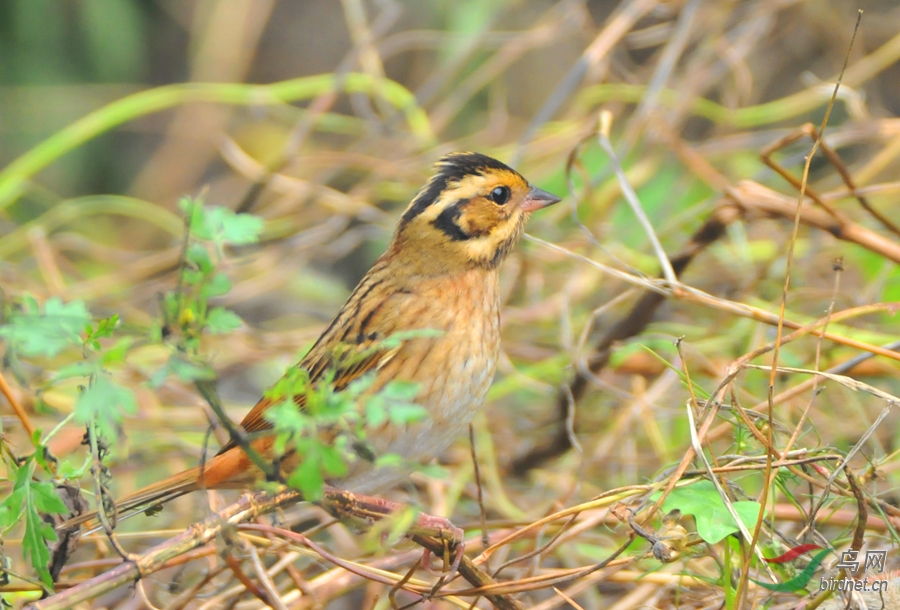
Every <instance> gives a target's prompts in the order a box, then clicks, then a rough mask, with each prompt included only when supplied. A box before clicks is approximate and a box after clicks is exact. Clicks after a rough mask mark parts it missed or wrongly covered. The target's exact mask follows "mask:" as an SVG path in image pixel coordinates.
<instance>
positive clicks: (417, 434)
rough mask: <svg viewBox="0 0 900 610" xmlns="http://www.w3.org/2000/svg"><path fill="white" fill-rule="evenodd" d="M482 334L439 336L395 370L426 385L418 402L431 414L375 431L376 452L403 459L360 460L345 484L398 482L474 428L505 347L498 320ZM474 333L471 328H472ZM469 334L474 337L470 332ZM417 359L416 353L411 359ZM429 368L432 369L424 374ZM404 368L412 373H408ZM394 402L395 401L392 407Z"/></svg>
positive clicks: (366, 489)
mask: <svg viewBox="0 0 900 610" xmlns="http://www.w3.org/2000/svg"><path fill="white" fill-rule="evenodd" d="M475 330H476V331H477V330H482V331H483V334H481V333H479V334H480V336H478V337H477V340H471V341H465V340H459V337H454V336H449V337H444V338H442V339H443V340H440V341H438V345H436V346H433V347H432V348H431V349H429V350H428V351H427V353H426V354H424V355H423V356H422V358H421V360H420V361H419V364H418V365H417V366H415V367H413V366H409V367H408V370H407V371H404V370H402V369H403V367H400V370H398V371H396V372H394V373H392V374H391V376H392V377H393V378H395V379H404V380H411V381H414V382H417V383H419V384H420V385H421V388H422V389H421V391H420V393H419V395H418V397H417V398H416V400H415V402H416V403H417V404H419V405H421V406H423V407H425V409H426V411H427V412H428V415H427V416H425V417H424V418H423V419H421V420H418V421H415V422H413V423H410V424H407V425H405V426H391V425H390V424H387V425H386V426H385V428H384V429H382V430H379V431H378V432H377V433H375V434H372V435H371V436H370V441H371V442H370V444H371V446H372V448H373V449H374V452H375V455H376V456H383V455H386V454H393V455H396V456H400V458H401V459H402V462H401V464H400V465H397V466H392V467H379V468H373V467H372V464H371V463H365V464H363V463H357V464H355V465H354V467H353V468H351V472H350V476H349V477H348V478H347V479H346V480H344V481H343V482H341V486H342V487H344V488H346V489H349V490H351V491H355V492H357V493H374V492H378V491H380V490H383V489H385V488H387V487H390V486H392V485H395V484H397V483H398V482H400V481H401V480H402V479H403V478H405V477H406V476H407V475H408V474H409V472H410V471H412V470H413V469H414V468H415V466H416V465H418V464H422V463H425V462H428V461H429V460H431V459H432V458H434V457H437V456H439V455H440V454H441V453H442V452H443V451H444V450H445V449H446V448H447V447H448V446H449V445H450V444H451V443H452V442H453V441H454V440H456V439H457V438H459V437H460V436H461V435H462V434H463V433H464V432H465V430H466V429H467V428H468V425H469V422H470V421H471V420H472V417H473V416H474V415H475V413H476V412H477V410H478V409H479V408H480V407H481V405H482V404H483V403H484V399H485V396H486V395H487V392H488V389H489V388H490V386H491V381H492V380H493V378H494V371H495V369H496V363H497V352H498V348H499V340H498V339H499V337H498V336H497V335H498V332H497V331H498V330H499V329H497V328H496V325H494V324H491V323H490V322H489V323H488V327H487V328H483V329H478V328H476V329H475ZM467 334H469V335H471V334H472V333H471V329H470V332H469V333H467ZM466 338H468V337H466ZM409 361H410V362H413V363H414V362H415V359H414V358H413V359H410V360H409ZM423 371H427V374H424V375H423V374H422V373H423ZM404 373H406V374H407V376H404ZM388 408H390V407H388Z"/></svg>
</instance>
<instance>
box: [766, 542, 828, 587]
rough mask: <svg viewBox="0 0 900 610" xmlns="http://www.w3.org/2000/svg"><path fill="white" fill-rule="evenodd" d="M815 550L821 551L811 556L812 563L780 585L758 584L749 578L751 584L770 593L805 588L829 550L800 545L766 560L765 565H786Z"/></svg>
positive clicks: (814, 545)
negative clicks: (753, 583)
mask: <svg viewBox="0 0 900 610" xmlns="http://www.w3.org/2000/svg"><path fill="white" fill-rule="evenodd" d="M816 549H821V550H820V551H819V552H818V553H816V554H815V555H813V558H812V561H810V562H809V565H808V566H806V568H804V570H803V571H802V572H800V573H799V574H797V575H796V576H794V577H793V578H792V579H790V580H788V581H785V582H782V583H769V582H760V581H758V580H756V579H755V578H751V579H750V580H752V581H753V582H755V583H756V584H758V585H759V586H760V587H764V588H766V589H768V590H770V591H778V592H787V591H797V590H798V589H802V588H803V587H805V586H806V585H807V584H808V583H809V581H810V580H811V579H812V576H813V572H815V571H816V568H818V567H819V564H820V563H822V562H823V561H824V560H825V556H826V555H828V553H830V552H831V549H826V548H822V547H820V546H819V545H817V544H801V545H800V546H795V547H794V548H792V549H790V550H789V551H788V552H787V553H785V554H784V555H779V556H778V557H772V558H770V559H766V562H767V563H786V562H788V561H793V560H794V559H796V558H797V557H800V555H803V554H804V553H807V552H809V551H814V550H816Z"/></svg>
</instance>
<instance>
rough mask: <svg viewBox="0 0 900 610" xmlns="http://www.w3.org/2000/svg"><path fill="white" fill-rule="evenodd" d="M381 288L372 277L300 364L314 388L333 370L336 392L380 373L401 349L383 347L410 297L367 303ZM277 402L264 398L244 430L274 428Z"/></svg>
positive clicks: (243, 425)
mask: <svg viewBox="0 0 900 610" xmlns="http://www.w3.org/2000/svg"><path fill="white" fill-rule="evenodd" d="M379 285H380V282H378V281H377V280H373V279H371V278H370V277H367V278H365V279H364V280H363V281H362V282H360V284H359V286H357V288H356V290H355V291H354V294H353V295H351V297H350V299H349V300H348V301H347V303H346V304H345V305H344V307H343V308H342V309H341V311H340V312H338V315H337V316H336V317H335V319H334V321H333V322H332V323H331V324H330V325H329V326H328V328H327V329H326V330H325V332H323V333H322V336H321V337H319V340H318V341H316V344H315V345H314V346H313V347H312V349H311V350H310V351H309V353H308V354H307V355H306V356H305V357H304V358H303V360H301V361H300V363H299V364H298V365H297V366H298V367H300V368H303V369H306V371H307V372H308V373H309V379H310V383H311V384H313V385H315V384H316V383H318V382H320V381H322V379H324V378H325V376H326V374H329V373H332V372H333V375H334V377H333V378H332V383H333V384H334V387H335V389H336V390H339V391H340V390H342V389H344V388H345V387H347V385H348V384H350V383H351V382H352V381H354V380H356V379H359V378H360V377H362V376H363V375H365V374H366V373H368V372H370V371H374V370H377V369H378V368H379V367H380V366H382V365H383V364H384V363H385V362H387V361H388V360H390V359H391V358H393V357H394V355H395V354H396V352H397V351H398V350H399V349H400V348H399V347H396V346H393V345H382V343H383V341H384V339H386V338H387V337H388V336H389V335H390V334H391V333H393V332H394V330H395V329H394V324H393V323H392V322H393V321H394V320H395V319H396V318H395V316H394V315H392V313H391V312H392V309H393V306H394V305H396V302H397V301H398V300H400V299H404V298H407V297H408V295H407V294H405V293H395V294H388V295H386V296H385V297H384V298H383V299H381V300H378V301H375V302H374V303H372V302H371V300H369V302H365V301H366V296H367V295H369V294H370V293H371V292H372V289H373V288H378V287H379ZM363 314H365V315H363ZM375 329H377V331H376V330H375ZM276 400H278V399H277V398H276V399H272V398H269V397H263V398H261V399H260V401H259V402H257V403H256V405H255V406H254V407H253V408H252V409H251V410H250V412H249V413H247V415H246V416H245V417H244V419H243V421H241V428H243V430H244V432H246V433H248V434H249V433H253V432H260V431H263V430H268V429H271V428H272V424H271V423H270V422H269V421H267V420H266V418H265V417H263V413H265V411H266V409H267V408H268V407H269V406H271V405H272V403H273V402H275V401H276ZM294 402H296V403H297V406H298V407H299V408H301V409H302V408H303V405H304V403H305V402H306V397H305V396H304V395H302V394H300V395H297V396H295V397H294ZM236 446H237V443H236V442H235V441H234V439H232V440H230V441H228V443H226V444H225V445H224V446H223V447H222V448H221V449H220V450H219V453H220V454H221V453H224V452H226V451H228V450H229V449H232V448H234V447H236Z"/></svg>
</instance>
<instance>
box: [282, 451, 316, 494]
mask: <svg viewBox="0 0 900 610" xmlns="http://www.w3.org/2000/svg"><path fill="white" fill-rule="evenodd" d="M313 447H317V446H315V445H313V446H311V447H310V450H308V451H306V452H305V455H304V456H303V459H302V460H300V464H299V465H298V466H297V467H296V468H295V469H294V472H292V473H291V474H290V476H289V477H288V481H287V482H288V485H290V486H291V487H293V488H294V489H298V490H300V491H301V492H302V493H303V497H304V498H305V499H306V500H309V501H310V502H315V501H316V500H318V499H319V498H320V497H322V486H323V485H324V484H325V479H324V477H322V470H321V468H320V459H319V458H320V455H319V453H318V451H315V450H313Z"/></svg>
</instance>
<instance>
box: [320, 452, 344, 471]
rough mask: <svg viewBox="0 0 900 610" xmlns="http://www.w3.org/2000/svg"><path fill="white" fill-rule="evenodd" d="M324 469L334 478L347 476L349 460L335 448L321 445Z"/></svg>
mask: <svg viewBox="0 0 900 610" xmlns="http://www.w3.org/2000/svg"><path fill="white" fill-rule="evenodd" d="M320 447H321V449H322V469H323V470H324V471H325V472H326V473H328V474H330V475H331V476H333V477H342V476H344V475H346V474H347V460H346V458H345V456H344V455H342V454H341V452H340V451H338V450H337V449H336V448H335V447H331V446H329V445H321V446H320Z"/></svg>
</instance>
